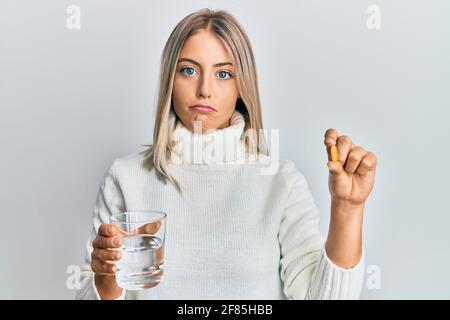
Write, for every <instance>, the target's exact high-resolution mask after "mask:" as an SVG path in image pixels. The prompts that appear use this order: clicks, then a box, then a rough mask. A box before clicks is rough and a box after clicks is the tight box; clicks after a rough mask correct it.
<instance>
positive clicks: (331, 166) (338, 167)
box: [327, 161, 344, 174]
mask: <svg viewBox="0 0 450 320" xmlns="http://www.w3.org/2000/svg"><path fill="white" fill-rule="evenodd" d="M327 167H328V170H329V171H330V173H331V174H341V173H342V172H343V171H344V167H343V166H342V163H341V162H340V161H328V162H327Z"/></svg>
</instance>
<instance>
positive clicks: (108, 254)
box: [92, 249, 122, 261]
mask: <svg viewBox="0 0 450 320" xmlns="http://www.w3.org/2000/svg"><path fill="white" fill-rule="evenodd" d="M121 258H122V253H121V252H120V251H117V250H106V249H95V250H93V251H92V260H94V259H98V260H101V261H118V260H120V259H121Z"/></svg>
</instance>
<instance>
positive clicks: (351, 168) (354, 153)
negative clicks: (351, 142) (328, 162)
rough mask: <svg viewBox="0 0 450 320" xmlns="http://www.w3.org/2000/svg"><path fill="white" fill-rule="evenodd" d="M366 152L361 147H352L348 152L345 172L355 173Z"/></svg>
mask: <svg viewBox="0 0 450 320" xmlns="http://www.w3.org/2000/svg"><path fill="white" fill-rule="evenodd" d="M366 153H367V152H366V150H364V148H363V147H359V146H358V147H354V148H352V149H351V150H350V152H349V153H348V156H347V161H346V162H345V171H347V172H348V173H355V172H356V169H357V168H358V166H359V164H360V162H361V160H362V158H363V157H364V156H365V155H366Z"/></svg>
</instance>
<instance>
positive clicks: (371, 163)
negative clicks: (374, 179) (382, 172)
mask: <svg viewBox="0 0 450 320" xmlns="http://www.w3.org/2000/svg"><path fill="white" fill-rule="evenodd" d="M376 166H377V157H376V156H375V154H374V153H373V152H370V151H369V152H367V153H366V155H365V156H364V157H363V158H362V160H361V163H360V164H359V166H358V168H357V169H356V173H357V174H359V175H361V176H364V175H366V174H367V172H369V171H375V169H376Z"/></svg>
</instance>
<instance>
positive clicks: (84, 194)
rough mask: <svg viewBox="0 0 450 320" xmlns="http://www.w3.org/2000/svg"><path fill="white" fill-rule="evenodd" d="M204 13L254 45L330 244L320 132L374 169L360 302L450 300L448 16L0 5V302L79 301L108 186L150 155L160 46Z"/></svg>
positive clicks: (441, 7) (344, 9) (405, 10)
mask: <svg viewBox="0 0 450 320" xmlns="http://www.w3.org/2000/svg"><path fill="white" fill-rule="evenodd" d="M71 5H75V6H76V8H78V9H79V13H80V28H79V29H77V28H75V29H72V28H69V27H68V24H67V22H68V20H69V18H70V16H71V13H70V12H74V11H71V10H72V9H71V8H73V7H70V6H71ZM373 5H375V6H376V7H375V9H374V7H373ZM203 7H209V8H211V9H225V10H228V11H229V12H230V13H232V14H233V15H234V16H235V17H236V18H237V19H238V20H239V22H240V23H241V24H242V25H243V27H244V28H245V29H246V31H247V33H248V35H249V37H250V39H251V42H252V45H253V49H254V54H255V58H256V63H257V68H258V76H259V85H260V93H261V99H262V112H263V122H264V127H265V128H268V129H271V128H273V129H279V130H280V158H284V159H291V160H293V161H295V163H296V165H297V168H298V169H299V170H300V171H301V172H302V173H303V174H304V175H305V176H306V178H307V180H308V183H309V187H310V189H311V192H312V194H313V196H314V197H315V199H316V203H317V205H318V207H319V209H320V211H321V229H322V231H323V233H324V234H326V232H327V231H328V222H329V214H330V194H329V191H328V169H327V167H326V162H327V155H326V149H325V146H324V145H323V136H324V133H325V131H326V129H327V128H331V127H333V128H336V129H337V130H338V131H339V133H340V134H345V135H349V136H350V137H351V138H352V139H353V141H354V143H355V144H356V145H362V146H363V147H365V148H366V149H367V150H370V151H373V152H375V153H376V155H377V156H378V170H377V177H376V182H375V187H374V189H373V191H372V193H371V195H370V197H369V199H368V202H367V204H366V210H365V221H364V248H365V252H366V262H367V269H366V270H367V272H366V280H365V285H364V289H363V294H362V298H366V299H381V298H388V299H394V298H399V299H407V298H425V299H428V298H447V299H449V298H450V273H449V265H450V252H449V247H448V246H449V244H450V233H449V232H448V226H449V225H450V212H449V207H448V197H449V181H450V170H449V159H450V151H449V150H450V148H449V146H448V142H449V141H450V129H449V127H450V126H449V120H450V112H449V107H450V97H449V92H450V90H449V89H450V88H449V87H450V81H449V79H450V64H449V57H450V44H449V39H450V18H449V12H450V2H449V1H446V0H442V1H437V0H434V1H411V0H408V1H407V0H397V1H384V0H383V1H381V0H376V1H366V0H363V1H361V0H354V1H332V0H329V1H317V0H304V1H294V0H292V1H283V0H279V1H265V2H263V1H257V0H254V1H237V0H226V1H175V0H171V1H167V0H164V1H144V0H141V1H138V0H135V1H116V2H111V1H106V0H102V1H99V0H95V1H92V0H89V1H87V0H74V1H61V0H58V1H57V0H53V1H48V0H45V1H44V0H41V1H31V0H29V1H22V0H2V1H1V10H0V23H1V25H0V43H1V46H0V143H1V157H0V177H1V179H0V196H1V214H2V216H1V217H2V223H1V226H2V228H1V229H2V230H1V232H0V241H1V243H2V246H3V247H2V248H3V249H2V252H1V255H0V259H1V263H0V283H1V285H0V298H3V299H15V298H24V299H37V298H41V299H48V298H61V299H73V298H74V295H75V292H74V290H71V286H70V281H68V278H69V276H70V275H71V273H70V271H71V270H73V269H71V268H76V266H78V265H80V264H81V263H82V260H83V256H84V248H85V242H86V240H87V238H88V236H89V234H90V231H91V223H92V221H91V218H92V212H93V207H94V202H95V197H96V195H97V192H98V188H99V185H100V181H101V178H102V177H103V175H104V173H105V171H106V169H107V168H108V166H109V165H110V164H111V163H112V161H113V160H114V159H115V158H117V157H122V156H125V155H128V154H130V153H135V152H138V151H141V150H143V148H142V147H141V144H146V143H151V142H152V137H153V136H152V134H153V126H154V120H155V105H156V92H157V90H156V89H157V81H158V75H159V62H160V56H161V52H162V49H163V46H164V44H165V42H166V40H167V38H168V36H169V34H170V32H171V31H172V29H173V28H174V27H175V25H176V23H178V22H179V21H180V20H181V19H182V18H183V17H185V16H186V15H187V14H189V13H191V12H193V11H196V10H198V9H201V8H203ZM68 9H69V11H68ZM373 10H375V11H376V12H378V13H379V14H377V15H378V18H379V21H378V22H379V23H380V24H379V26H380V28H379V29H377V28H375V29H374V28H373V27H374V25H376V23H375V24H373V21H374V20H373V19H374V18H377V17H375V16H374V14H375V13H374V12H375V11H373ZM71 266H72V267H71ZM68 271H69V273H68ZM68 284H69V286H68Z"/></svg>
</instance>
